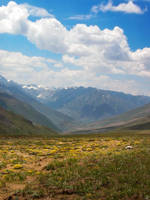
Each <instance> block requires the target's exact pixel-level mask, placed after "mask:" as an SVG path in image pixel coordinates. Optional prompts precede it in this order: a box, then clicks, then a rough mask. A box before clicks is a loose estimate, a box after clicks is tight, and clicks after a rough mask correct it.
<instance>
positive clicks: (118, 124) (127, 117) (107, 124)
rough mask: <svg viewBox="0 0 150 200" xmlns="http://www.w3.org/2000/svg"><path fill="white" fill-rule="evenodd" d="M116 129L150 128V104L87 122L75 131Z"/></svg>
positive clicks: (90, 131) (91, 131)
mask: <svg viewBox="0 0 150 200" xmlns="http://www.w3.org/2000/svg"><path fill="white" fill-rule="evenodd" d="M114 129H129V130H147V129H148V130H150V104H146V105H144V106H142V107H140V108H136V109H134V110H131V111H129V112H126V113H123V114H122V115H118V116H115V117H112V118H108V119H106V120H101V121H96V122H93V123H89V124H86V125H84V126H81V127H78V128H77V129H76V130H74V131H73V132H74V133H81V132H85V133H87V132H88V133H94V132H105V131H109V130H114Z"/></svg>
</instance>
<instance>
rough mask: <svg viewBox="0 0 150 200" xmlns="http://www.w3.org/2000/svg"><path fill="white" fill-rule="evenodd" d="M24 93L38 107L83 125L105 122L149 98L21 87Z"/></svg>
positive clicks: (81, 89)
mask: <svg viewBox="0 0 150 200" xmlns="http://www.w3.org/2000/svg"><path fill="white" fill-rule="evenodd" d="M23 88H24V90H25V91H26V92H27V93H29V94H30V95H31V96H32V97H33V98H35V99H37V100H38V101H40V102H41V103H42V104H44V105H46V106H48V107H51V108H53V109H55V110H57V111H59V112H62V113H63V114H65V115H68V116H70V117H72V118H74V119H75V120H77V121H80V122H83V123H87V122H88V123H89V122H92V121H97V120H102V119H106V118H108V117H111V116H115V115H118V114H122V113H124V112H127V111H129V110H132V109H135V108H137V107H140V106H143V105H144V104H147V103H150V97H147V96H133V95H130V94H124V93H122V92H114V91H106V90H100V89H96V88H91V87H88V88H84V87H75V88H66V89H64V88H62V89H60V88H59V89H53V90H52V89H48V88H46V89H44V88H42V87H37V86H35V85H34V86H32V85H28V86H23Z"/></svg>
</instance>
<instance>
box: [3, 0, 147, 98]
mask: <svg viewBox="0 0 150 200" xmlns="http://www.w3.org/2000/svg"><path fill="white" fill-rule="evenodd" d="M0 74H1V75H3V76H4V77H6V78H7V79H9V80H13V81H16V82H18V83H21V84H37V85H42V86H45V87H50V88H51V87H55V88H57V87H61V88H62V87H74V86H84V87H96V88H99V89H106V90H114V91H122V92H125V93H131V94H134V95H148V96H150V0H42V1H41V0H26V1H25V0H16V1H9V0H0Z"/></svg>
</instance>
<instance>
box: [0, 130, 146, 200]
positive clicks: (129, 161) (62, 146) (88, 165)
mask: <svg viewBox="0 0 150 200" xmlns="http://www.w3.org/2000/svg"><path fill="white" fill-rule="evenodd" d="M127 146H132V148H131V149H127V148H126V147H127ZM0 199H2V200H32V199H45V200H46V199H47V200H80V199H81V200H97V199H98V200H150V131H148V130H147V131H122V132H119V131H118V132H111V133H105V134H90V135H77V136H74V135H73V136H61V137H59V136H57V137H53V136H51V137H31V138H28V137H25V136H24V137H12V136H7V137H6V136H1V137H0Z"/></svg>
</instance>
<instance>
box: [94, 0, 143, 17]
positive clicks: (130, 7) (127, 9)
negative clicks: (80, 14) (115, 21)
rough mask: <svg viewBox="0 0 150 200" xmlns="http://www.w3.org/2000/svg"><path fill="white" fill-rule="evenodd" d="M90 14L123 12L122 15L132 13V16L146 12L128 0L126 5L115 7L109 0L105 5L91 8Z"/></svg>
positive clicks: (121, 4)
mask: <svg viewBox="0 0 150 200" xmlns="http://www.w3.org/2000/svg"><path fill="white" fill-rule="evenodd" d="M91 11H92V12H94V13H98V12H99V11H102V12H107V11H112V12H124V13H134V14H143V13H144V12H145V11H146V10H142V9H141V8H140V7H139V6H138V5H136V4H135V3H134V2H133V1H132V0H129V1H128V2H127V3H120V4H119V5H117V6H114V5H113V4H112V1H111V0H110V1H109V2H108V3H107V4H103V3H102V4H100V5H97V6H93V7H92V9H91Z"/></svg>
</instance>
